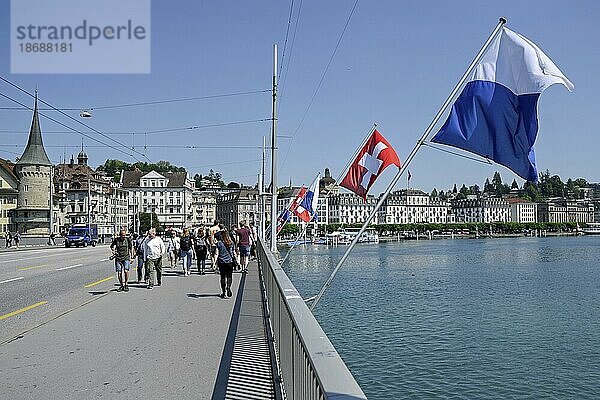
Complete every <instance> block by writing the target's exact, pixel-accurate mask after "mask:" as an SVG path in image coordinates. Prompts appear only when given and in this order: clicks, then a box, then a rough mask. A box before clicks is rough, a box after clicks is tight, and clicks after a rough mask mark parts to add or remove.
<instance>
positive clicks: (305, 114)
mask: <svg viewBox="0 0 600 400" xmlns="http://www.w3.org/2000/svg"><path fill="white" fill-rule="evenodd" d="M357 5H358V0H356V1H355V2H354V5H353V6H352V9H351V10H350V14H349V15H348V18H347V19H346V24H345V25H344V29H342V32H341V33H340V36H339V38H338V40H337V43H336V44H335V47H334V48H333V51H332V52H331V56H330V57H329V61H328V62H327V65H326V66H325V70H324V71H323V73H322V74H321V78H320V79H319V83H318V84H317V87H316V88H315V91H314V92H313V95H312V97H311V98H310V101H309V102H308V105H307V106H306V110H304V114H303V115H302V118H301V119H300V123H298V127H297V128H296V129H295V130H294V133H293V134H292V140H291V141H290V145H289V147H288V149H287V152H286V154H285V157H284V159H283V163H282V164H285V161H286V160H287V156H288V154H289V152H290V149H291V148H292V143H293V141H294V138H295V137H296V134H297V133H298V131H300V128H301V127H302V124H303V123H304V120H305V119H306V116H307V115H308V112H309V111H310V108H311V107H312V105H313V103H314V101H315V98H316V97H317V94H318V93H319V90H320V89H321V86H322V85H323V81H324V80H325V76H326V75H327V71H329V67H330V66H331V63H332V62H333V59H334V58H335V55H336V53H337V50H338V48H339V47H340V43H342V39H343V38H344V34H345V33H346V30H347V29H348V25H350V20H351V19H352V16H353V15H354V11H355V10H356V6H357Z"/></svg>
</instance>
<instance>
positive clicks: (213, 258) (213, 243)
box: [208, 220, 221, 271]
mask: <svg viewBox="0 0 600 400" xmlns="http://www.w3.org/2000/svg"><path fill="white" fill-rule="evenodd" d="M220 230H221V228H220V227H219V221H217V220H215V221H214V223H213V225H212V226H211V227H210V228H208V241H209V243H210V263H211V265H212V270H213V271H216V270H217V237H216V236H217V233H218V232H219V231H220Z"/></svg>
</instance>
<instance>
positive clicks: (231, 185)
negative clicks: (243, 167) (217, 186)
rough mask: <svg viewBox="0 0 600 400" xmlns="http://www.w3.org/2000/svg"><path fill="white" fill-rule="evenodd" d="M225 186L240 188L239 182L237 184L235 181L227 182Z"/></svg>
mask: <svg viewBox="0 0 600 400" xmlns="http://www.w3.org/2000/svg"><path fill="white" fill-rule="evenodd" d="M227 187H228V188H229V189H239V188H240V184H239V183H237V182H229V183H228V184H227Z"/></svg>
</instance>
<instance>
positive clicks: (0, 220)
mask: <svg viewBox="0 0 600 400" xmlns="http://www.w3.org/2000/svg"><path fill="white" fill-rule="evenodd" d="M14 169H15V164H13V163H12V162H11V161H9V160H4V159H2V158H0V233H6V232H14V231H15V226H14V224H13V223H12V218H11V214H12V211H13V210H14V209H15V208H16V207H17V197H18V194H19V180H18V178H17V176H16V175H15V172H14Z"/></svg>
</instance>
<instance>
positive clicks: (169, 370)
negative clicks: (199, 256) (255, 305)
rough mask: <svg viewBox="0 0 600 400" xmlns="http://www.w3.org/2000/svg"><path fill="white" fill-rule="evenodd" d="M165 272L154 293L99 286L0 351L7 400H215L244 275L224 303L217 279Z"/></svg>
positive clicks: (1, 383) (1, 380) (138, 287)
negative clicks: (83, 301)
mask: <svg viewBox="0 0 600 400" xmlns="http://www.w3.org/2000/svg"><path fill="white" fill-rule="evenodd" d="M252 264H253V265H251V268H252V269H254V270H256V268H257V267H256V264H255V263H252ZM163 271H164V275H163V284H162V285H161V286H155V287H154V290H148V289H146V288H145V285H143V284H140V285H137V284H130V291H129V292H115V291H114V286H112V283H107V284H106V285H107V286H104V287H102V286H99V287H94V288H93V289H95V290H96V291H91V292H90V296H99V298H97V299H96V300H94V301H91V302H90V303H87V304H85V305H84V306H81V307H79V308H76V309H74V310H72V311H71V312H69V313H67V314H65V315H63V316H61V317H59V318H56V319H54V320H51V321H49V322H47V323H45V324H44V325H42V326H39V327H37V328H35V329H33V330H31V331H29V332H28V333H26V334H24V335H23V336H22V337H21V338H19V339H16V340H13V341H12V342H10V343H7V344H4V345H0V387H2V397H3V398H7V399H32V398H39V399H43V398H61V399H88V398H100V397H103V398H110V399H115V398H123V399H124V398H127V399H162V398H173V399H192V398H193V399H210V398H211V397H212V393H213V390H214V386H215V381H216V379H217V373H218V371H219V366H220V363H221V356H222V354H223V351H224V348H225V341H226V339H227V335H228V330H229V327H230V324H231V322H232V314H233V310H234V305H235V304H236V298H237V297H238V296H240V299H241V295H242V293H241V292H238V288H239V284H240V281H241V276H242V275H241V274H239V273H235V274H234V277H233V278H234V279H233V287H232V290H233V292H234V293H233V297H232V298H230V299H221V298H220V297H218V295H219V293H220V287H219V275H218V274H213V273H208V274H206V275H202V276H199V275H192V276H190V277H184V276H183V275H180V274H179V273H180V270H179V271H177V272H175V270H171V269H169V268H166V269H163ZM133 272H134V271H132V276H133ZM107 291H108V292H107ZM238 303H239V302H238Z"/></svg>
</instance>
